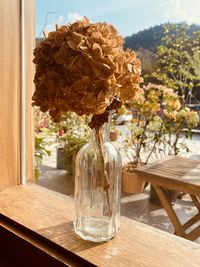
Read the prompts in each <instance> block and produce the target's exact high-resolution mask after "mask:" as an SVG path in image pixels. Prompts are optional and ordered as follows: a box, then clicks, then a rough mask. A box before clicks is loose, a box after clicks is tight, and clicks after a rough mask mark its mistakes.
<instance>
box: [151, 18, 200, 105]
mask: <svg viewBox="0 0 200 267" xmlns="http://www.w3.org/2000/svg"><path fill="white" fill-rule="evenodd" d="M189 29H190V28H189V26H188V25H187V24H185V23H181V24H166V25H165V27H164V34H163V38H162V45H160V46H158V49H157V53H156V57H157V60H158V65H159V67H158V68H157V70H156V71H155V72H154V73H153V75H152V76H153V77H154V78H156V79H157V81H158V82H159V83H162V84H164V85H166V86H168V87H170V88H172V89H174V90H178V92H179V94H180V95H181V97H182V104H183V105H185V103H186V102H187V103H190V102H191V99H192V97H194V96H195V90H196V89H197V88H198V86H199V85H200V74H199V69H198V68H199V65H198V63H199V61H200V56H199V53H200V32H196V33H194V34H189Z"/></svg>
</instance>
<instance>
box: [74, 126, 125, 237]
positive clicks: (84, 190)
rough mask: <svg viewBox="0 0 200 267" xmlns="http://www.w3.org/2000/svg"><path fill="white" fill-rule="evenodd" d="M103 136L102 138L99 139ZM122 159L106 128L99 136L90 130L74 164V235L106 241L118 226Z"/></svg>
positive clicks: (96, 132)
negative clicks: (86, 141) (89, 134)
mask: <svg viewBox="0 0 200 267" xmlns="http://www.w3.org/2000/svg"><path fill="white" fill-rule="evenodd" d="M102 137H103V138H102ZM121 165H122V164H121V156H120V154H119V152H118V150H117V149H116V148H115V147H114V146H113V145H112V144H111V143H110V142H109V141H108V127H106V130H105V131H104V134H103V135H101V133H100V132H99V131H96V130H93V134H92V138H91V142H90V143H87V144H86V145H85V146H83V147H82V148H81V149H80V151H79V152H78V154H77V156H76V164H75V218H74V229H75V232H76V234H77V235H79V236H80V237H81V238H83V239H85V240H90V241H94V242H101V241H107V240H109V239H111V238H112V237H114V236H115V234H116V233H117V231H118V229H119V226H120V197H121Z"/></svg>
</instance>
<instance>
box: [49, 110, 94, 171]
mask: <svg viewBox="0 0 200 267" xmlns="http://www.w3.org/2000/svg"><path fill="white" fill-rule="evenodd" d="M87 120H88V119H87V117H85V116H82V117H79V116H78V115H76V113H74V112H68V113H67V114H66V115H65V119H64V120H63V121H61V122H59V123H55V125H54V128H55V131H57V138H56V140H57V169H66V170H67V171H68V174H70V175H74V160H75V157H76V154H77V152H78V151H79V149H80V148H81V147H82V146H83V145H84V144H86V143H87V142H88V140H89V135H90V129H89V127H88V124H87Z"/></svg>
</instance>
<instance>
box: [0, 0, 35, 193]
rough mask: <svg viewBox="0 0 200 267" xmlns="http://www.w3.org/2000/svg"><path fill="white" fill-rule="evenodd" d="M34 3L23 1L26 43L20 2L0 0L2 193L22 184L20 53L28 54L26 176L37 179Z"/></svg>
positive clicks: (30, 0)
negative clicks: (33, 58) (23, 39)
mask: <svg viewBox="0 0 200 267" xmlns="http://www.w3.org/2000/svg"><path fill="white" fill-rule="evenodd" d="M34 5H35V1H34V0H26V1H24V9H25V18H24V19H25V24H24V25H25V42H24V44H23V46H22V38H21V1H20V0H12V1H7V0H0V19H1V23H0V33H1V41H0V98H1V104H0V191H1V190H3V189H5V188H7V187H11V186H13V185H17V184H19V183H20V176H21V173H20V172H21V170H20V165H21V162H20V161H21V152H20V150H21V139H20V138H21V51H22V48H23V49H24V52H25V64H24V68H25V90H26V96H25V99H26V100H25V101H26V103H25V114H26V125H25V126H24V127H25V128H26V176H27V179H28V180H33V177H34V128H33V110H32V107H31V96H32V94H33V89H34V87H33V76H34V66H33V63H32V54H33V48H34V46H35V35H34V27H35V21H34V13H35V8H34Z"/></svg>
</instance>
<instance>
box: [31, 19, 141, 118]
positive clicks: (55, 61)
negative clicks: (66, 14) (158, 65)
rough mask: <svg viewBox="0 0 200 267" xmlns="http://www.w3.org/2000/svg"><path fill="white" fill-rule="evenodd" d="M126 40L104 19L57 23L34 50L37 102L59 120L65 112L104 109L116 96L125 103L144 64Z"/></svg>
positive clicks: (99, 111) (137, 84) (133, 90)
mask: <svg viewBox="0 0 200 267" xmlns="http://www.w3.org/2000/svg"><path fill="white" fill-rule="evenodd" d="M122 45H123V38H122V37H121V36H120V35H119V34H118V32H117V30H116V29H115V28H114V27H113V26H112V25H111V24H107V23H105V22H104V23H100V22H99V23H91V22H90V21H89V20H88V19H87V18H86V17H84V18H83V20H81V21H77V22H75V23H73V24H67V25H65V26H62V27H56V30H55V31H53V32H50V33H49V34H48V36H47V37H46V38H45V39H43V40H42V41H41V42H40V43H39V46H38V47H37V48H35V50H34V56H35V58H34V60H33V62H34V63H35V64H36V74H35V79H34V83H35V85H36V89H35V92H34V95H33V97H32V99H33V105H36V106H39V107H40V109H41V111H43V112H47V111H49V114H50V116H51V117H52V119H53V120H54V121H60V120H61V115H62V114H63V113H66V112H67V111H74V112H76V113H77V114H78V115H83V114H102V113H104V112H105V111H106V109H107V108H108V107H109V106H110V105H111V104H112V102H113V99H114V98H117V99H120V100H121V101H122V102H124V101H126V100H129V99H130V98H132V97H134V95H135V92H136V90H138V88H139V83H140V82H141V78H140V73H141V65H140V61H139V60H138V59H137V58H136V55H135V53H134V52H133V51H131V50H126V51H123V50H122Z"/></svg>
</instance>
